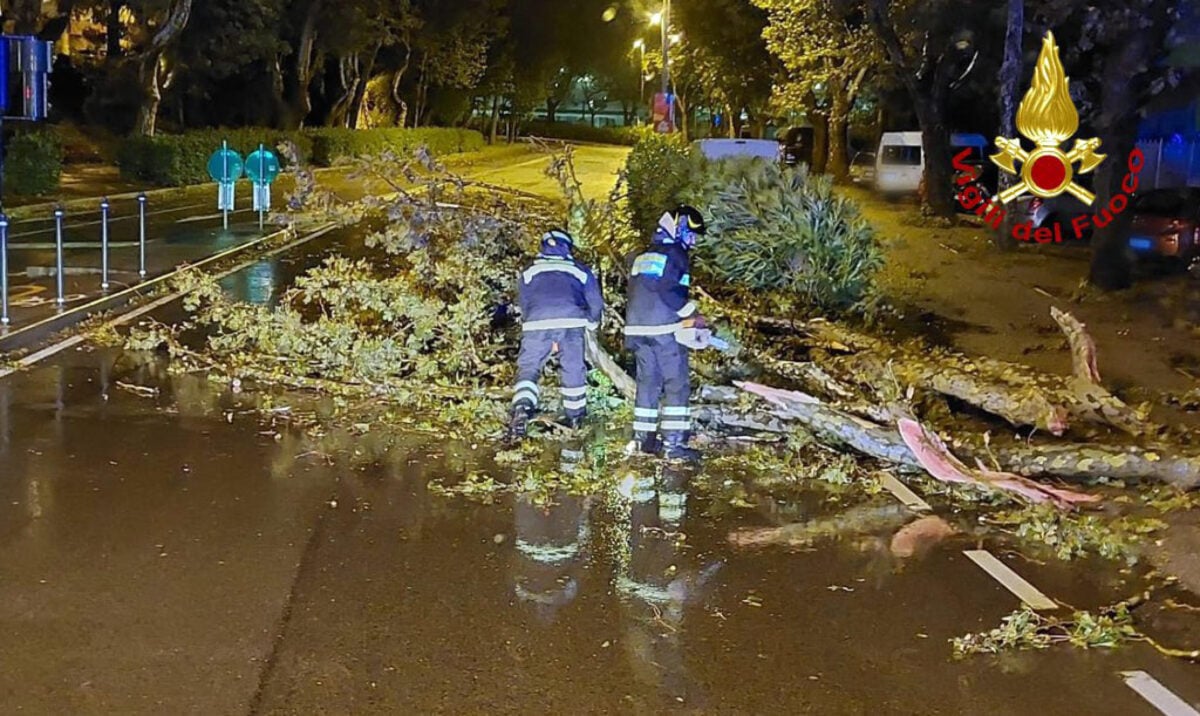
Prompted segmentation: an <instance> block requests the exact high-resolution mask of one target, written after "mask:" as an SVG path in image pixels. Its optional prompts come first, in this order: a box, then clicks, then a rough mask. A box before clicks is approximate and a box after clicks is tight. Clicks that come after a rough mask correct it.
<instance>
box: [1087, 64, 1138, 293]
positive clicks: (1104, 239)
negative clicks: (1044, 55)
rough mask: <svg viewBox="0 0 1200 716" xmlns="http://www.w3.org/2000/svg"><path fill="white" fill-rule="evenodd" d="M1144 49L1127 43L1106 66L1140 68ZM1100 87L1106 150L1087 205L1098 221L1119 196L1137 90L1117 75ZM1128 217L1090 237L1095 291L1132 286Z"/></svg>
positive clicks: (1132, 142) (1101, 131)
mask: <svg viewBox="0 0 1200 716" xmlns="http://www.w3.org/2000/svg"><path fill="white" fill-rule="evenodd" d="M1144 49H1145V48H1144V46H1143V44H1142V43H1140V42H1138V41H1136V40H1131V41H1130V42H1129V43H1128V44H1127V45H1126V46H1125V47H1124V48H1122V49H1121V50H1119V51H1117V52H1114V53H1113V56H1111V57H1110V58H1109V60H1108V61H1107V62H1105V66H1106V68H1111V67H1120V66H1123V63H1125V62H1130V63H1136V62H1140V61H1141V58H1143V57H1145V56H1146V55H1145V54H1143V52H1142V51H1143V50H1144ZM1101 82H1102V84H1101V90H1100V116H1099V118H1098V120H1099V121H1097V122H1096V126H1097V130H1098V131H1099V134H1100V139H1101V141H1102V142H1103V144H1102V146H1103V147H1104V148H1105V149H1107V150H1108V151H1107V154H1108V159H1107V160H1105V161H1104V162H1103V163H1102V164H1101V165H1100V166H1099V168H1098V169H1097V170H1096V182H1095V189H1096V203H1095V204H1093V205H1092V211H1093V212H1095V213H1096V214H1099V215H1103V212H1105V211H1106V209H1105V207H1107V205H1108V202H1109V200H1110V199H1111V198H1112V197H1113V196H1114V195H1116V194H1119V193H1121V180H1122V179H1123V178H1124V176H1125V173H1126V172H1127V171H1128V167H1127V159H1128V157H1129V152H1130V151H1132V150H1133V147H1134V145H1135V140H1136V136H1137V127H1138V117H1137V97H1136V94H1135V93H1136V92H1137V91H1138V88H1137V87H1134V86H1133V83H1131V82H1129V81H1128V79H1126V78H1124V77H1123V76H1121V75H1120V74H1117V75H1116V76H1113V75H1112V74H1106V75H1105V77H1104V79H1103V80H1101ZM1131 213H1132V212H1129V211H1124V212H1121V214H1120V215H1119V216H1117V217H1115V218H1114V219H1113V220H1111V221H1109V222H1108V223H1107V224H1106V225H1105V226H1103V227H1099V226H1097V228H1096V229H1095V232H1094V233H1093V234H1092V264H1091V271H1090V275H1089V279H1090V280H1091V282H1092V283H1093V284H1095V285H1096V286H1098V287H1099V288H1102V289H1106V290H1117V289H1122V288H1128V287H1129V286H1130V285H1131V284H1132V283H1133V266H1132V265H1131V263H1130V259H1129V255H1128V247H1127V246H1126V243H1125V241H1124V240H1123V237H1124V231H1123V230H1124V228H1125V227H1126V223H1127V221H1128V218H1129V215H1130V214H1131ZM1096 218H1097V219H1099V218H1100V216H1097V217H1096ZM1097 224H1099V221H1097Z"/></svg>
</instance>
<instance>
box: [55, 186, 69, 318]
mask: <svg viewBox="0 0 1200 716" xmlns="http://www.w3.org/2000/svg"><path fill="white" fill-rule="evenodd" d="M66 213H67V212H65V211H63V208H62V207H61V206H60V207H58V208H56V209H55V210H54V277H55V279H56V288H57V289H58V297H57V298H55V299H54V302H55V303H57V304H58V305H59V306H62V305H63V304H64V303H66V302H67V299H66V290H65V286H64V284H63V217H64V216H66Z"/></svg>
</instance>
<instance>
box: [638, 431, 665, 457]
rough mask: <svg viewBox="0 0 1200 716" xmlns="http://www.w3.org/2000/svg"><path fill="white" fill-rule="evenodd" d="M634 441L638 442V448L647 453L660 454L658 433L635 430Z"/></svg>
mask: <svg viewBox="0 0 1200 716" xmlns="http://www.w3.org/2000/svg"><path fill="white" fill-rule="evenodd" d="M633 442H634V443H635V444H636V449H637V450H639V451H640V452H642V453H643V454H645V455H657V454H658V448H659V445H658V433H648V432H643V431H640V430H635V431H633Z"/></svg>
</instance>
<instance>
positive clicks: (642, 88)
mask: <svg viewBox="0 0 1200 716" xmlns="http://www.w3.org/2000/svg"><path fill="white" fill-rule="evenodd" d="M633 49H635V50H637V51H638V101H639V102H641V103H642V104H645V103H646V41H645V40H642V39H637V40H635V41H634V43H633Z"/></svg>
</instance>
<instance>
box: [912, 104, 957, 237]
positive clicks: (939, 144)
mask: <svg viewBox="0 0 1200 716" xmlns="http://www.w3.org/2000/svg"><path fill="white" fill-rule="evenodd" d="M913 101H914V102H915V104H916V112H917V121H918V122H920V124H921V147H922V151H923V152H924V153H925V203H926V205H927V206H928V208H929V211H930V213H932V214H933V215H934V216H944V217H952V216H954V197H953V195H952V193H951V182H952V181H953V179H952V177H951V176H950V161H951V158H950V132H949V130H948V129H947V128H946V119H945V114H944V107H943V106H942V103H941V102H940V101H939V98H938V97H937V96H936V94H935V96H922V95H917V96H914V97H913Z"/></svg>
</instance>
